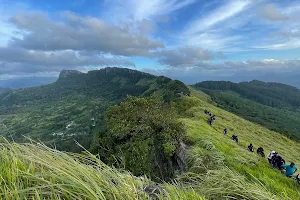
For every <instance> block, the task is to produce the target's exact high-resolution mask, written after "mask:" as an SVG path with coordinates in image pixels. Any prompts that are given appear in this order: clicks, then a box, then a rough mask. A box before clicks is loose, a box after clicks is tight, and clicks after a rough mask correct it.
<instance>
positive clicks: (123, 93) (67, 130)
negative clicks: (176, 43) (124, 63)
mask: <svg viewBox="0 0 300 200" xmlns="http://www.w3.org/2000/svg"><path fill="white" fill-rule="evenodd" d="M180 92H183V93H186V94H187V93H189V90H188V88H187V87H186V86H185V85H184V84H183V83H182V82H180V81H176V80H171V79H169V78H166V77H157V76H154V75H151V74H147V73H143V72H139V71H136V70H130V69H125V68H105V69H101V70H95V71H90V72H88V73H81V72H79V71H74V70H64V71H62V72H61V73H60V76H59V78H58V80H57V81H56V82H54V83H52V84H48V85H44V86H39V87H31V88H23V89H18V90H13V91H6V92H3V93H0V134H1V135H4V136H6V137H7V138H12V139H14V140H15V141H23V140H24V137H23V136H28V137H31V138H33V139H36V140H42V141H44V142H46V143H47V144H49V145H52V146H53V147H56V148H59V149H64V150H69V151H76V148H78V147H76V145H74V140H77V141H80V143H81V144H82V145H84V146H89V143H90V141H91V138H92V135H93V132H97V131H98V130H99V129H101V126H102V125H103V123H102V122H103V113H104V111H105V110H106V108H107V107H109V106H111V105H115V104H118V103H119V102H120V101H121V100H123V99H124V98H126V97H127V95H134V96H149V95H151V94H153V93H157V94H159V95H160V96H162V97H163V98H164V99H165V101H169V100H171V99H172V98H174V97H175V96H176V95H178V93H180Z"/></svg>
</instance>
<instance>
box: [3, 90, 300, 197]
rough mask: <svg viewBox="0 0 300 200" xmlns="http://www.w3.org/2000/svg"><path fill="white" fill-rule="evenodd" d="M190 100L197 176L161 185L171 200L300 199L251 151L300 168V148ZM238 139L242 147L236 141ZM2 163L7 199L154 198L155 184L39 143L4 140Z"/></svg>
mask: <svg viewBox="0 0 300 200" xmlns="http://www.w3.org/2000/svg"><path fill="white" fill-rule="evenodd" d="M184 100H185V101H183V103H182V106H183V107H184V106H187V107H189V108H190V109H189V110H188V111H186V113H183V114H185V116H186V117H184V118H182V119H181V120H182V121H184V122H185V124H186V125H187V131H188V137H187V141H188V142H190V143H191V144H192V145H191V147H190V149H189V151H190V155H189V165H190V172H188V173H185V174H183V175H180V176H178V179H177V180H176V181H174V183H172V184H168V183H162V184H161V186H162V187H163V188H165V190H166V192H165V196H167V197H168V199H199V200H201V199H203V200H204V198H203V197H204V196H205V198H206V199H253V200H262V199H266V200H271V199H275V200H279V199H291V200H296V199H300V194H299V192H298V191H299V188H300V187H299V185H298V184H297V183H295V181H294V180H291V179H288V178H286V177H284V176H283V175H281V174H280V172H279V171H276V170H273V169H272V168H271V167H270V166H269V165H268V164H267V160H266V159H262V158H260V157H258V156H257V155H255V154H253V153H250V152H248V151H247V150H246V146H247V145H248V143H250V142H252V143H253V144H254V146H255V147H256V148H257V147H258V146H263V147H264V148H265V150H266V153H268V151H271V150H277V151H279V152H280V154H282V155H283V156H284V157H285V158H286V160H287V161H291V160H293V161H294V162H296V164H299V163H300V160H299V158H297V153H298V152H299V150H300V147H299V144H298V143H296V142H293V141H292V140H289V139H287V138H286V137H284V136H282V135H280V134H278V133H275V132H272V131H269V130H267V129H265V128H262V127H260V126H258V125H255V124H253V123H251V122H248V121H246V120H244V119H242V118H240V117H237V116H235V115H233V114H231V113H229V112H226V111H224V110H221V109H219V108H217V107H215V106H213V105H212V104H210V103H208V102H209V101H210V99H209V97H208V96H207V95H205V94H203V93H201V92H197V91H195V90H192V97H186V98H185V99H184ZM184 104H185V105H184ZM204 109H208V110H210V111H211V112H212V113H214V114H216V116H217V121H216V123H215V124H214V127H210V126H209V125H207V123H206V121H207V118H206V116H205V114H204V112H203V111H204ZM224 127H227V128H228V129H229V136H223V134H222V130H223V128H224ZM233 133H234V134H237V135H238V136H239V138H240V144H238V145H237V144H235V143H234V142H233V141H232V140H230V135H231V134H233ZM0 160H1V162H0V185H1V187H0V197H1V198H3V199H25V198H27V199H28V198H29V197H32V198H30V199H43V198H46V199H47V198H48V199H146V198H147V197H146V196H145V194H144V192H142V191H143V187H145V186H146V185H148V184H150V180H148V179H147V178H137V177H134V176H132V175H131V174H130V173H128V172H125V171H121V172H120V171H118V170H115V169H112V168H110V167H108V166H106V165H104V164H103V163H102V162H101V161H99V160H98V159H96V158H95V157H94V156H92V155H85V156H84V155H78V154H67V153H61V152H60V153H58V152H56V151H53V150H51V149H48V148H46V147H44V146H41V145H39V144H31V145H21V144H9V143H6V142H2V143H0ZM80 161H84V163H88V164H89V165H86V164H83V163H82V162H80Z"/></svg>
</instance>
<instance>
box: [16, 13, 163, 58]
mask: <svg viewBox="0 0 300 200" xmlns="http://www.w3.org/2000/svg"><path fill="white" fill-rule="evenodd" d="M60 20H61V21H51V20H50V19H49V18H48V17H47V15H46V14H45V13H22V14H19V15H17V16H15V17H12V18H11V22H12V23H13V24H14V25H15V26H16V27H17V28H18V29H19V30H20V31H21V32H23V34H24V35H23V37H22V38H17V37H14V38H13V39H12V41H11V42H10V45H11V46H14V47H22V48H25V49H33V50H43V51H56V50H70V49H71V50H77V51H83V50H85V51H98V52H99V53H109V54H113V55H122V56H147V55H148V53H149V51H150V50H153V49H156V48H160V47H163V46H164V45H163V43H162V42H161V41H157V40H153V39H150V38H148V37H147V36H146V35H144V34H142V33H134V32H131V31H129V30H127V29H126V28H121V27H119V26H116V25H112V24H107V23H105V22H104V21H102V20H101V19H98V18H93V17H82V16H79V15H76V14H74V13H71V12H65V13H63V14H62V15H61V19H60ZM145 27H146V25H144V26H143V27H142V29H143V30H144V31H145ZM146 28H147V27H146ZM143 33H144V32H143Z"/></svg>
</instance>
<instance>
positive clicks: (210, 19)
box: [185, 0, 251, 35]
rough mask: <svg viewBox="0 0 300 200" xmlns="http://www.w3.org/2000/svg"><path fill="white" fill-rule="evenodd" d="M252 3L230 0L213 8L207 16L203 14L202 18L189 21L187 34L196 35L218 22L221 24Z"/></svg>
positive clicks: (244, 0)
mask: <svg viewBox="0 0 300 200" xmlns="http://www.w3.org/2000/svg"><path fill="white" fill-rule="evenodd" d="M250 4H251V1H250V0H230V1H227V3H226V4H224V5H222V6H221V7H219V8H217V9H215V10H213V11H212V12H211V13H209V14H208V15H206V16H202V17H201V18H200V19H197V20H195V21H193V22H191V23H189V25H188V27H187V29H186V31H185V34H187V35H194V34H198V33H199V32H202V31H206V30H207V29H209V28H211V27H213V26H214V25H216V24H219V23H221V22H223V21H225V20H227V19H230V18H231V17H233V16H235V15H237V14H238V13H240V12H242V11H243V10H245V9H246V8H247V7H248V6H249V5H250Z"/></svg>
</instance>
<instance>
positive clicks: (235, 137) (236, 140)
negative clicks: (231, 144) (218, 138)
mask: <svg viewBox="0 0 300 200" xmlns="http://www.w3.org/2000/svg"><path fill="white" fill-rule="evenodd" d="M231 138H232V140H233V141H235V142H236V143H238V142H239V138H238V136H236V135H232V136H231Z"/></svg>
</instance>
